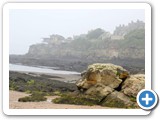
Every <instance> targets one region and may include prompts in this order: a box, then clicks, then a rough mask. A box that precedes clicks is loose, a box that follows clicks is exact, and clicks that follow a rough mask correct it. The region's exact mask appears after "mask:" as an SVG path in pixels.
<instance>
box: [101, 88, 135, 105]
mask: <svg viewBox="0 0 160 120" xmlns="http://www.w3.org/2000/svg"><path fill="white" fill-rule="evenodd" d="M102 106H107V107H117V108H136V107H137V104H136V103H135V102H133V101H131V99H130V98H129V97H128V96H126V95H125V94H123V93H121V92H117V91H114V92H112V93H111V94H109V95H108V96H107V97H106V98H105V99H104V100H103V101H102Z"/></svg>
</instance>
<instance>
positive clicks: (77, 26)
mask: <svg viewBox="0 0 160 120" xmlns="http://www.w3.org/2000/svg"><path fill="white" fill-rule="evenodd" d="M137 19H139V20H142V21H144V10H131V9H130V10H122V9H118V10H114V9H112V10H96V9H95V10H62V9H61V10H49V9H48V10H42V9H41V10H31V9H30V10H27V9H26V10H10V54H25V53H27V51H28V49H29V46H30V45H32V44H36V43H40V42H41V41H42V38H43V37H49V35H51V34H59V35H62V36H64V37H70V36H71V37H73V35H79V34H83V33H87V32H88V30H91V29H95V28H102V29H104V30H106V31H109V32H111V33H112V32H113V31H114V29H115V27H116V26H118V25H119V24H125V25H126V24H128V23H129V22H131V21H137Z"/></svg>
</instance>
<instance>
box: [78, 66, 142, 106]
mask: <svg viewBox="0 0 160 120" xmlns="http://www.w3.org/2000/svg"><path fill="white" fill-rule="evenodd" d="M76 85H77V87H78V89H79V90H80V91H81V92H83V94H86V95H91V96H92V97H96V98H97V97H98V98H99V100H100V103H99V104H101V105H102V106H107V107H118V108H137V107H138V105H137V103H136V97H137V94H138V92H139V91H140V90H142V89H144V85H145V76H144V74H137V75H130V74H129V71H126V70H125V69H124V68H122V67H121V66H117V65H114V64H93V65H90V66H89V67H88V69H87V71H86V72H84V73H83V74H82V78H81V79H80V80H79V81H78V82H77V83H76Z"/></svg>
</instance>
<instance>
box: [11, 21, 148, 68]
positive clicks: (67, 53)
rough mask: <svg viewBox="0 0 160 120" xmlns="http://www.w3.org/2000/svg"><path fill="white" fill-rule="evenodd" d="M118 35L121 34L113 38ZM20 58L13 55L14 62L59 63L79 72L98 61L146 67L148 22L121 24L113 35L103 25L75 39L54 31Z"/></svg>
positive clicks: (57, 64)
mask: <svg viewBox="0 0 160 120" xmlns="http://www.w3.org/2000/svg"><path fill="white" fill-rule="evenodd" d="M122 31H123V35H122V33H121V32H122ZM116 35H118V36H121V37H118V39H117V38H116V39H113V38H114V36H116ZM121 38H122V39H121ZM16 57H17V56H16ZM16 57H14V56H10V62H12V63H15V62H20V63H22V64H29V65H30V64H31V63H32V64H34V65H46V66H56V67H60V68H62V69H65V70H75V71H81V70H84V69H86V67H87V65H89V64H93V63H96V62H101V63H106V62H111V63H113V64H118V65H121V66H127V67H130V68H136V67H141V68H142V69H144V63H145V29H144V23H143V22H141V21H137V22H135V23H134V22H132V23H129V24H128V25H126V26H123V27H122V26H120V27H117V28H116V30H115V31H114V33H113V34H111V33H109V32H106V31H105V30H103V29H101V28H97V29H95V30H90V31H89V32H88V33H86V34H81V35H77V36H73V38H72V37H68V38H64V37H63V36H61V35H56V34H53V35H51V36H50V37H48V38H44V39H43V42H42V43H39V44H35V45H31V46H30V48H29V51H28V53H27V54H25V55H24V56H21V58H19V59H18V57H17V58H16ZM15 58H16V59H15ZM32 64H31V65H32ZM75 66H76V68H75ZM78 66H79V67H78ZM136 71H137V70H136Z"/></svg>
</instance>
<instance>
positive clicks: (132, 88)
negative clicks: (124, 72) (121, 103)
mask: <svg viewBox="0 0 160 120" xmlns="http://www.w3.org/2000/svg"><path fill="white" fill-rule="evenodd" d="M144 88H145V75H144V74H137V75H131V76H130V77H129V78H127V79H126V81H125V82H124V84H123V85H122V92H123V93H124V94H125V95H127V96H131V97H136V96H137V94H138V92H139V91H140V90H142V89H144Z"/></svg>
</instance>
